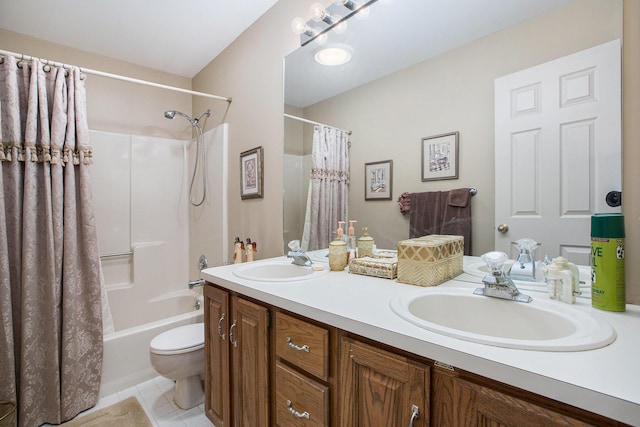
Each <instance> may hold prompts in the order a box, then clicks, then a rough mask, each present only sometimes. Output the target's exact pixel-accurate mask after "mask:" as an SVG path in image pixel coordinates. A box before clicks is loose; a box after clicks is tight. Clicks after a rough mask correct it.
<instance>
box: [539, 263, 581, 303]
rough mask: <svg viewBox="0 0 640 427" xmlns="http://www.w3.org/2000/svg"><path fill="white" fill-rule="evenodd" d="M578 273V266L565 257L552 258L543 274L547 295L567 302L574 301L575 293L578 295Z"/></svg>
mask: <svg viewBox="0 0 640 427" xmlns="http://www.w3.org/2000/svg"><path fill="white" fill-rule="evenodd" d="M578 274H579V272H578V267H576V266H575V264H572V263H570V262H569V261H568V260H567V259H566V258H565V257H557V258H554V259H553V260H552V261H551V264H549V265H548V266H547V269H546V274H545V276H546V282H547V290H548V292H549V297H550V298H551V299H557V300H560V301H562V302H566V303H567V304H573V303H575V302H576V295H580V281H579V276H578Z"/></svg>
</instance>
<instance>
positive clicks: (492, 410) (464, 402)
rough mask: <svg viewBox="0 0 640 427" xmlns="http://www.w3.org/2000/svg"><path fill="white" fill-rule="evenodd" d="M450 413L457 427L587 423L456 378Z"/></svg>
mask: <svg viewBox="0 0 640 427" xmlns="http://www.w3.org/2000/svg"><path fill="white" fill-rule="evenodd" d="M453 389H454V393H453V395H454V398H455V403H454V405H453V407H454V411H453V416H454V418H456V419H455V420H454V422H453V425H456V426H461V427H465V426H469V427H471V426H501V427H510V426H513V427H538V426H545V427H554V426H587V425H590V424H585V423H583V422H582V421H578V420H576V419H574V418H571V417H568V416H565V415H562V414H559V413H557V412H555V411H551V410H549V409H546V408H543V407H541V406H538V405H535V404H533V403H530V402H526V401H524V400H521V399H518V398H515V397H512V396H509V395H506V394H504V393H501V392H498V391H496V390H492V389H490V388H487V387H483V386H479V385H477V384H473V383H471V382H468V381H465V380H461V379H459V378H456V379H455V380H454V387H453Z"/></svg>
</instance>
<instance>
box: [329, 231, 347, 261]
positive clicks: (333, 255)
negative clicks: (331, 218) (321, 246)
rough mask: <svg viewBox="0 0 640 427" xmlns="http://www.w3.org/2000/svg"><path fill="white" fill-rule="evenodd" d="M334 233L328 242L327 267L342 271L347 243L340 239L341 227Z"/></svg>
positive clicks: (345, 258) (345, 259)
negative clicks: (332, 238) (334, 235)
mask: <svg viewBox="0 0 640 427" xmlns="http://www.w3.org/2000/svg"><path fill="white" fill-rule="evenodd" d="M341 222H342V221H341ZM334 233H335V234H336V238H335V239H334V240H332V241H331V242H330V243H329V269H331V271H342V270H344V269H345V267H346V266H347V244H346V243H345V242H344V241H343V240H342V229H341V228H338V229H337V230H336V231H335V232H334Z"/></svg>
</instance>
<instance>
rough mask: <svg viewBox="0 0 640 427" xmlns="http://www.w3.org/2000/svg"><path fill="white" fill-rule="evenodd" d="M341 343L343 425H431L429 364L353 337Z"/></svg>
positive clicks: (354, 426)
mask: <svg viewBox="0 0 640 427" xmlns="http://www.w3.org/2000/svg"><path fill="white" fill-rule="evenodd" d="M340 344H341V346H340V347H341V351H340V400H341V402H342V405H341V412H340V419H341V420H342V425H343V426H353V427H367V426H379V427H387V426H416V427H417V426H428V425H429V413H430V411H429V391H430V386H429V384H430V376H429V372H430V368H429V367H428V366H427V365H425V364H422V363H418V362H415V361H413V360H410V359H408V358H406V357H404V356H401V355H399V354H395V353H392V352H389V351H386V350H382V349H379V348H377V347H373V346H371V345H368V344H365V343H363V342H360V341H356V340H354V339H352V338H349V337H345V338H343V339H342V341H341V343H340ZM434 425H438V424H434Z"/></svg>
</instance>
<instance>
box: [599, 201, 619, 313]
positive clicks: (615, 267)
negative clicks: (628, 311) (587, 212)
mask: <svg viewBox="0 0 640 427" xmlns="http://www.w3.org/2000/svg"><path fill="white" fill-rule="evenodd" d="M624 237H625V236H624V216H623V215H622V214H618V213H607V214H594V215H592V216H591V305H592V306H593V307H595V308H599V309H600V310H607V311H625V307H626V303H625V301H626V294H625V277H624Z"/></svg>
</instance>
